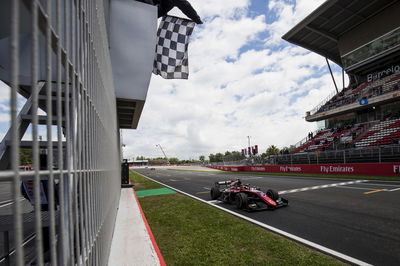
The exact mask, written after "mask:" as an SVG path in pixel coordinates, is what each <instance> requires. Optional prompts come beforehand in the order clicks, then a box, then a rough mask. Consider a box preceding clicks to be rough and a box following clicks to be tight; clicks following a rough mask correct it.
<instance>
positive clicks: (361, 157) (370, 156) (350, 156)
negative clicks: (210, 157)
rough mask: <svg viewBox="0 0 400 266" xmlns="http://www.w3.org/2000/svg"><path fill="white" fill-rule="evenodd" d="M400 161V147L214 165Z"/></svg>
mask: <svg viewBox="0 0 400 266" xmlns="http://www.w3.org/2000/svg"><path fill="white" fill-rule="evenodd" d="M399 161H400V145H388V146H375V147H367V148H356V149H345V150H331V151H323V152H303V153H295V154H280V155H272V156H269V157H268V158H263V157H259V156H255V157H252V158H248V159H245V160H241V161H224V162H219V163H211V164H212V165H227V166H228V165H267V164H324V163H329V164H331V163H384V162H399Z"/></svg>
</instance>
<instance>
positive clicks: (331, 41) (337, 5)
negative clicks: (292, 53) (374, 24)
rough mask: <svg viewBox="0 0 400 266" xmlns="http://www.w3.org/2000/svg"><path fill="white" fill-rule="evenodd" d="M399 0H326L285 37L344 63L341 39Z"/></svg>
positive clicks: (337, 62) (336, 61) (340, 63)
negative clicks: (339, 44) (340, 48)
mask: <svg viewBox="0 0 400 266" xmlns="http://www.w3.org/2000/svg"><path fill="white" fill-rule="evenodd" d="M396 2H398V0H370V1H365V0H327V1H325V2H324V3H323V4H322V5H321V6H320V7H318V8H317V9H316V10H314V11H313V12H312V13H311V14H310V15H309V16H307V17H306V18H305V19H304V20H302V21H301V22H300V23H299V24H297V25H296V26H295V27H294V28H292V29H291V30H290V31H289V32H287V33H286V34H285V35H284V36H282V38H283V39H284V40H286V41H288V42H291V43H293V44H296V45H298V46H301V47H303V48H306V49H308V50H310V51H313V52H315V53H317V54H320V55H322V56H323V57H326V58H328V59H330V60H332V61H333V62H335V63H336V64H338V65H340V66H342V62H341V58H340V53H339V48H338V40H339V38H340V36H342V35H343V34H344V33H346V32H348V31H350V30H351V29H353V28H355V27H357V26H358V25H360V24H361V23H363V22H365V21H366V20H368V19H369V18H371V17H372V16H374V15H375V14H377V13H379V12H381V11H382V10H383V9H385V8H387V7H388V6H390V5H392V4H394V3H396Z"/></svg>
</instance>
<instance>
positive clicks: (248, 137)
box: [247, 136, 251, 157]
mask: <svg viewBox="0 0 400 266" xmlns="http://www.w3.org/2000/svg"><path fill="white" fill-rule="evenodd" d="M250 137H251V136H247V140H248V143H249V148H248V149H247V152H248V153H249V157H251V149H250Z"/></svg>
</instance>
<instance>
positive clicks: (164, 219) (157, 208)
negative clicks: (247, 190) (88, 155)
mask: <svg viewBox="0 0 400 266" xmlns="http://www.w3.org/2000/svg"><path fill="white" fill-rule="evenodd" d="M131 178H132V180H133V181H132V182H133V183H136V184H139V185H140V187H142V188H143V187H153V186H160V185H159V184H157V183H154V182H152V181H150V180H146V178H144V177H143V176H140V175H139V174H137V173H132V175H131ZM152 183H153V184H152ZM139 201H140V204H141V206H142V209H143V211H144V213H145V215H146V218H147V221H148V222H149V225H150V227H151V230H152V232H153V234H154V236H155V238H156V241H157V244H158V246H159V248H160V250H161V253H162V254H163V257H164V259H165V261H166V264H167V265H343V263H342V262H340V261H338V260H336V259H334V258H331V257H329V256H326V255H324V254H321V253H319V252H316V251H314V250H312V249H309V248H307V247H305V246H303V245H300V244H298V243H296V242H293V241H290V240H288V239H286V238H283V237H281V236H279V235H276V234H274V233H271V232H269V231H267V230H265V229H262V228H260V227H258V226H255V225H253V224H251V223H249V222H247V221H244V220H242V219H239V218H237V217H235V216H232V215H230V214H228V213H225V212H223V211H221V210H218V209H216V208H213V207H211V206H208V205H206V204H204V203H201V202H199V201H196V200H194V199H192V198H189V197H186V196H184V195H181V194H174V195H160V196H152V197H144V198H140V199H139Z"/></svg>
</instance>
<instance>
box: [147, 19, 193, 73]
mask: <svg viewBox="0 0 400 266" xmlns="http://www.w3.org/2000/svg"><path fill="white" fill-rule="evenodd" d="M195 25H196V23H195V22H193V21H191V20H187V19H183V18H178V17H172V16H164V17H163V18H162V20H161V23H160V26H159V28H158V31H157V38H158V42H157V45H156V56H155V58H154V68H153V73H154V74H156V75H160V76H161V77H163V78H165V79H187V78H188V76H189V63H188V53H187V50H188V45H189V37H190V35H191V34H192V32H193V29H194V26H195Z"/></svg>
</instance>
